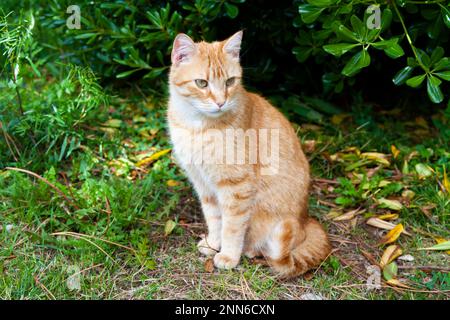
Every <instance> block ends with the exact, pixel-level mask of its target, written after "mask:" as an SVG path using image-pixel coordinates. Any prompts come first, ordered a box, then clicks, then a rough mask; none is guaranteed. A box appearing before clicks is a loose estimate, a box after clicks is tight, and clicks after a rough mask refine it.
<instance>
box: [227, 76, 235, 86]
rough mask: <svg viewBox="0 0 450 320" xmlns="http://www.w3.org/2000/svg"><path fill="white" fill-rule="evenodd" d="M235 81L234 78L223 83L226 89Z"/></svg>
mask: <svg viewBox="0 0 450 320" xmlns="http://www.w3.org/2000/svg"><path fill="white" fill-rule="evenodd" d="M235 81H236V78H235V77H231V78H229V79H228V80H227V81H226V82H225V85H226V86H227V87H231V86H232V85H233V84H234V83H235Z"/></svg>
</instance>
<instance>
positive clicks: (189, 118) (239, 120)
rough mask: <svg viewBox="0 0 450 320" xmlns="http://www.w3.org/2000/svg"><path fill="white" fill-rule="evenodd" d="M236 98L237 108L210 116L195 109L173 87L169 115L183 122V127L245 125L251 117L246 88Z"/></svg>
mask: <svg viewBox="0 0 450 320" xmlns="http://www.w3.org/2000/svg"><path fill="white" fill-rule="evenodd" d="M235 99H236V101H235V103H236V104H238V106H237V108H234V109H232V110H229V111H227V112H225V113H224V114H223V115H221V116H219V117H209V116H206V115H204V114H203V113H201V112H200V111H198V110H195V108H193V107H192V106H191V105H190V104H189V102H188V101H187V100H186V99H185V98H184V97H183V96H182V95H180V94H179V93H178V92H176V90H173V88H171V90H170V98H169V109H168V116H169V118H172V119H174V120H175V121H176V122H177V123H179V124H182V125H183V127H185V128H189V129H194V130H197V129H208V128H222V127H235V128H236V127H239V128H241V127H245V126H246V122H247V121H245V120H246V119H247V118H248V117H249V110H247V109H248V104H247V99H246V92H245V89H243V88H242V90H241V92H240V94H239V95H238V96H237V97H235Z"/></svg>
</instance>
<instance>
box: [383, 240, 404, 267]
mask: <svg viewBox="0 0 450 320" xmlns="http://www.w3.org/2000/svg"><path fill="white" fill-rule="evenodd" d="M402 253H403V252H402V249H401V248H400V247H399V246H398V245H395V244H393V245H390V246H389V247H387V248H386V250H384V252H383V255H382V256H381V260H380V268H381V269H383V268H384V267H385V266H386V265H388V264H389V263H391V262H392V261H394V260H395V259H396V258H397V257H399V256H400V255H401V254H402Z"/></svg>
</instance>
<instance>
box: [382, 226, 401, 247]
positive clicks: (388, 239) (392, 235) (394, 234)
mask: <svg viewBox="0 0 450 320" xmlns="http://www.w3.org/2000/svg"><path fill="white" fill-rule="evenodd" d="M403 230H404V228H403V225H402V224H401V223H399V224H398V225H396V226H395V227H394V228H393V229H392V230H391V231H389V232H388V233H387V234H386V235H385V236H384V237H383V238H382V239H381V242H380V243H381V244H388V243H392V242H394V241H395V240H397V239H398V237H400V235H401V234H402V232H403Z"/></svg>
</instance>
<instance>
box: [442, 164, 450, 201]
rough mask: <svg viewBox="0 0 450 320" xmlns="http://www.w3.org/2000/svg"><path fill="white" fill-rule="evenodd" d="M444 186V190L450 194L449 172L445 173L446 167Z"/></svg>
mask: <svg viewBox="0 0 450 320" xmlns="http://www.w3.org/2000/svg"><path fill="white" fill-rule="evenodd" d="M442 184H443V185H444V188H445V190H446V191H447V193H448V194H450V181H449V180H448V177H447V172H446V171H445V166H444V181H443V183H442Z"/></svg>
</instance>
